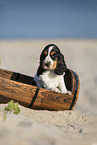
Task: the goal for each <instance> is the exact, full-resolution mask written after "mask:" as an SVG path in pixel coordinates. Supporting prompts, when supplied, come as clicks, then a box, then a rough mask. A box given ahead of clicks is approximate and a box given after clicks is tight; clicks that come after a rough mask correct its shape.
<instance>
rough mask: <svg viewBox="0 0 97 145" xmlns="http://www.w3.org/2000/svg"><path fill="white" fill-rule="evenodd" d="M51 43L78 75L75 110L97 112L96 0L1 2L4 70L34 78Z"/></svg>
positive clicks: (0, 42) (0, 44)
mask: <svg viewBox="0 0 97 145" xmlns="http://www.w3.org/2000/svg"><path fill="white" fill-rule="evenodd" d="M49 43H55V44H56V45H57V46H58V47H59V48H60V50H61V52H62V53H63V54H64V57H65V60H66V64H67V66H68V68H70V69H72V70H74V71H75V72H77V74H78V75H79V78H80V82H81V85H80V86H81V87H80V94H79V99H78V102H77V105H76V109H77V110H81V111H82V112H85V113H88V114H97V97H96V96H97V89H96V88H97V71H96V69H95V68H96V67H97V0H0V57H1V68H3V69H8V70H12V71H15V72H20V73H24V74H27V75H31V76H34V75H35V74H36V71H37V68H38V65H39V57H40V53H41V51H42V49H43V48H44V47H45V46H46V45H47V44H49Z"/></svg>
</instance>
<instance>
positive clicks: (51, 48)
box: [40, 44, 67, 75]
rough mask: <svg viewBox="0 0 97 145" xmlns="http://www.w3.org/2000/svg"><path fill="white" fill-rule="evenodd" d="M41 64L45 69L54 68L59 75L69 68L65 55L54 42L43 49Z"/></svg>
mask: <svg viewBox="0 0 97 145" xmlns="http://www.w3.org/2000/svg"><path fill="white" fill-rule="evenodd" d="M40 66H41V68H42V69H44V70H54V71H55V73H56V74H58V75H62V74H63V72H65V71H66V69H67V67H66V64H65V61H64V56H63V55H62V54H61V52H60V50H59V48H58V47H57V46H56V45H54V44H49V45H47V46H46V47H45V48H44V50H43V51H42V53H41V56H40Z"/></svg>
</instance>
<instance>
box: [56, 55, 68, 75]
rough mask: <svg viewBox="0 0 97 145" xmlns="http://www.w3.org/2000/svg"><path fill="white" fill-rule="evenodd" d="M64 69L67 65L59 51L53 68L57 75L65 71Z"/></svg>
mask: <svg viewBox="0 0 97 145" xmlns="http://www.w3.org/2000/svg"><path fill="white" fill-rule="evenodd" d="M66 70H67V66H66V63H65V61H64V56H63V54H61V53H59V55H58V63H57V67H56V69H55V73H56V74H58V75H62V74H63V73H64V72H66Z"/></svg>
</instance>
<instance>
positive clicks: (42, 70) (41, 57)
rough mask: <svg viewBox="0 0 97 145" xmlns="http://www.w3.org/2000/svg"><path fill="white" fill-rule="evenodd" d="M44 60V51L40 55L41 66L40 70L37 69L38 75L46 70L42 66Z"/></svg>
mask: <svg viewBox="0 0 97 145" xmlns="http://www.w3.org/2000/svg"><path fill="white" fill-rule="evenodd" d="M42 61H43V51H42V53H41V55H40V63H39V67H38V70H37V75H38V76H39V75H41V74H42V73H43V72H44V71H45V70H44V69H43V68H42Z"/></svg>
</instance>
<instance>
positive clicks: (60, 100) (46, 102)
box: [0, 69, 79, 110]
mask: <svg viewBox="0 0 97 145" xmlns="http://www.w3.org/2000/svg"><path fill="white" fill-rule="evenodd" d="M14 74H15V75H14V77H13V78H12V76H13V72H11V71H7V70H2V69H0V103H7V102H8V101H10V100H15V101H16V102H18V103H19V104H21V105H23V106H25V107H28V106H29V104H30V103H31V101H32V99H33V97H34V96H35V92H36V89H37V87H36V86H33V85H31V83H32V81H33V77H29V76H26V75H22V74H19V77H18V80H16V78H15V76H17V75H16V74H17V73H14ZM68 75H70V78H69V80H70V81H71V82H69V83H68V81H67V83H68V88H69V90H71V91H72V95H65V94H62V93H56V92H54V91H51V90H46V89H43V88H40V89H39V92H38V95H37V97H36V100H35V102H34V104H33V105H32V106H31V108H32V109H46V110H69V109H71V110H72V109H73V108H74V106H75V103H76V101H77V98H78V93H79V79H78V86H77V88H78V90H76V78H75V75H74V73H73V72H72V71H71V70H69V73H68V74H67V79H68ZM77 77H78V76H77ZM10 79H15V80H10ZM27 79H28V80H29V81H28V80H27ZM69 84H70V86H69Z"/></svg>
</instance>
